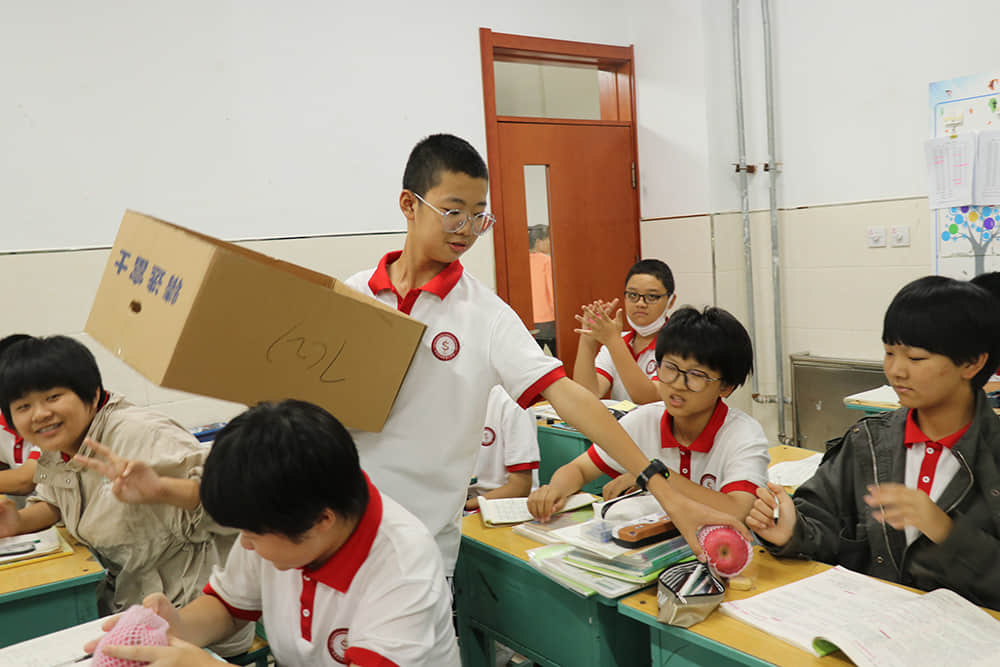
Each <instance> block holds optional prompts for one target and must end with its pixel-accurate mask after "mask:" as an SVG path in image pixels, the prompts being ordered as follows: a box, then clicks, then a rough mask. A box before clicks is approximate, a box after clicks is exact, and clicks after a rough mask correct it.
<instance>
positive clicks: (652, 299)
mask: <svg viewBox="0 0 1000 667" xmlns="http://www.w3.org/2000/svg"><path fill="white" fill-rule="evenodd" d="M665 296H666V294H639V293H638V292H633V291H631V290H629V291H627V292H625V298H626V299H628V300H629V301H631V302H632V303H638V302H639V299H642V300H643V301H645V302H646V305H649V306H652V305H653V304H654V303H656V302H657V301H659V300H660V299H662V298H663V297H665Z"/></svg>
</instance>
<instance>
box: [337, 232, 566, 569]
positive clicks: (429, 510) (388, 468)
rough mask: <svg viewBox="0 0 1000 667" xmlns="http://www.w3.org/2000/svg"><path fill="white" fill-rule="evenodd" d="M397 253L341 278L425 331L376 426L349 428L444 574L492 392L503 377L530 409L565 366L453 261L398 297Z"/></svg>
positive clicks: (450, 565) (375, 476)
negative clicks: (393, 274) (424, 533)
mask: <svg viewBox="0 0 1000 667" xmlns="http://www.w3.org/2000/svg"><path fill="white" fill-rule="evenodd" d="M399 255H400V253H399V252H394V253H389V254H388V255H386V256H385V257H383V258H382V261H381V262H380V263H379V265H378V266H377V267H376V268H375V269H372V270H368V271H363V272H362V273H359V274H356V275H354V276H352V277H351V278H349V279H348V280H347V284H348V285H349V286H351V287H353V288H354V289H356V290H359V291H360V292H362V293H363V294H367V295H369V296H374V297H375V298H377V299H379V300H380V301H382V302H383V303H386V304H388V305H390V306H392V307H394V308H398V309H399V310H400V311H402V312H404V313H407V314H409V315H411V316H412V317H414V318H416V319H417V320H419V321H421V322H423V323H424V324H426V325H427V330H426V331H424V335H423V338H422V339H421V341H420V345H419V346H418V348H417V351H416V353H415V354H414V356H413V361H412V363H411V364H410V370H409V371H408V372H407V374H406V378H405V379H404V380H403V384H402V385H401V386H400V388H399V394H398V395H397V396H396V402H395V404H393V407H392V410H391V411H390V412H389V418H388V420H387V421H386V423H385V426H384V427H383V428H382V431H381V432H380V433H371V432H366V431H358V430H354V429H352V430H351V435H352V436H353V437H354V442H355V443H356V444H357V446H358V454H359V455H360V457H361V467H362V468H364V469H365V471H366V472H367V473H368V474H369V475H370V476H371V478H372V481H373V482H374V483H375V485H376V486H377V487H379V488H380V489H383V490H384V491H385V492H386V493H387V494H389V495H390V496H392V497H393V498H395V499H396V500H398V501H399V503H400V504H401V505H403V507H405V508H406V509H408V510H410V512H412V513H413V514H415V515H416V516H417V518H418V519H420V520H421V521H423V522H424V524H425V525H426V526H427V528H428V530H430V532H431V535H433V536H434V539H435V540H436V541H437V543H438V546H439V547H440V548H441V556H442V558H443V560H444V568H445V572H446V573H447V574H448V575H450V574H451V573H452V572H453V571H454V569H455V561H456V559H457V558H458V546H459V542H460V541H461V528H460V525H459V519H460V518H461V514H462V509H463V508H464V506H465V498H466V491H467V489H468V488H469V480H470V479H471V478H472V471H473V468H474V467H475V463H476V456H477V455H478V453H479V449H480V444H479V443H481V442H482V433H483V424H484V423H485V420H486V401H487V398H488V396H489V393H490V390H491V389H492V388H493V387H494V386H495V385H497V384H500V385H503V387H504V388H505V389H506V390H507V393H508V394H510V395H511V396H512V397H513V398H515V399H516V400H517V403H518V405H520V406H521V407H528V406H529V405H531V404H532V403H533V402H534V401H535V399H536V398H537V397H538V395H539V394H540V393H541V392H542V391H543V390H544V389H545V388H547V387H548V386H549V385H551V384H552V383H553V382H555V381H556V380H558V379H560V378H563V377H565V376H566V373H565V371H564V370H563V367H562V363H561V362H560V361H559V360H558V359H555V358H553V357H549V356H546V355H545V354H544V353H543V352H542V351H541V349H540V348H539V347H538V343H536V342H535V339H534V338H532V337H531V334H530V333H528V330H527V329H525V327H524V324H523V323H522V322H521V320H520V318H518V316H517V314H516V313H515V312H514V311H513V310H511V308H510V306H508V305H507V304H506V303H504V302H503V301H501V300H500V298H499V297H498V296H497V295H496V294H494V293H493V291H492V290H490V289H489V288H488V287H486V286H485V285H484V284H483V283H481V282H480V281H479V280H477V279H476V278H474V277H473V276H470V275H468V274H467V273H466V272H465V271H464V270H463V268H462V265H461V263H460V262H458V261H455V262H452V263H451V264H450V265H448V266H447V267H446V268H445V269H444V270H443V271H441V273H439V274H438V275H437V276H435V277H434V278H433V279H431V280H430V281H429V282H428V283H427V284H426V285H424V286H423V287H420V288H417V289H414V290H411V291H410V293H409V294H407V295H405V296H402V297H401V296H399V295H397V294H396V291H395V290H394V289H393V286H392V282H391V281H390V280H389V274H388V271H387V269H386V267H387V266H388V265H389V264H391V263H392V262H393V261H395V260H396V259H398V258H399Z"/></svg>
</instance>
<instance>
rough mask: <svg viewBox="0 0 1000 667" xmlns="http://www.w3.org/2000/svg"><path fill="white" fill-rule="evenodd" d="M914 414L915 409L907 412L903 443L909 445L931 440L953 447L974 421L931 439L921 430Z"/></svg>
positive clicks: (931, 441) (933, 442)
mask: <svg viewBox="0 0 1000 667" xmlns="http://www.w3.org/2000/svg"><path fill="white" fill-rule="evenodd" d="M914 414H915V413H914V411H913V410H908V411H907V412H906V430H905V431H904V432H903V444H904V445H906V446H907V447H909V446H910V445H916V444H923V443H925V442H929V443H932V444H937V445H941V446H942V447H947V448H948V449H951V448H952V446H954V444H955V443H956V442H958V441H959V439H961V437H962V436H963V435H965V432H966V431H968V430H969V427H970V426H972V422H971V421H970V422H969V423H968V424H966V425H965V426H963V427H962V428H960V429H958V430H957V431H955V432H954V433H952V434H951V435H949V436H947V437H944V438H941V439H940V440H931V439H930V438H928V437H927V435H926V434H925V433H924V432H923V431H921V430H920V427H919V426H917V420H916V419H914V417H913V415H914Z"/></svg>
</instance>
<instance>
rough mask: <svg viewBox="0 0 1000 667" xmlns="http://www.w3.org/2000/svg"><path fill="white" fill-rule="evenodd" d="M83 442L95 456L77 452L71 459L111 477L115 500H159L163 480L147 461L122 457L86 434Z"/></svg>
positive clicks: (138, 501) (152, 501)
mask: <svg viewBox="0 0 1000 667" xmlns="http://www.w3.org/2000/svg"><path fill="white" fill-rule="evenodd" d="M86 444H87V446H89V447H90V448H91V449H93V450H94V453H95V454H97V457H90V456H83V455H82V454H77V455H76V456H74V457H73V460H74V461H76V462H78V463H80V464H81V465H84V466H86V467H87V468H90V469H91V470H94V471H96V472H99V473H100V474H102V475H104V476H105V477H107V478H108V479H109V480H111V482H112V484H111V490H112V491H113V492H114V494H115V497H116V498H118V500H121V501H122V502H125V503H156V502H160V498H161V497H162V495H163V490H164V489H163V483H162V481H161V480H160V476H159V475H157V474H156V471H155V470H153V469H152V468H151V467H150V466H149V465H148V464H146V463H143V462H142V461H132V460H130V459H126V458H122V457H121V456H118V455H117V454H115V453H114V452H112V451H111V449H110V448H108V447H105V446H104V445H102V444H101V443H99V442H97V441H96V440H91V439H90V438H87V440H86ZM98 457H100V458H98Z"/></svg>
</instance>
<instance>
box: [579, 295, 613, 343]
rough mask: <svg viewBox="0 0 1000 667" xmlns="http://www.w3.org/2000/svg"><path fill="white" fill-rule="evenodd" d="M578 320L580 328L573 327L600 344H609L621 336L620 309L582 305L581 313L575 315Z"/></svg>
mask: <svg viewBox="0 0 1000 667" xmlns="http://www.w3.org/2000/svg"><path fill="white" fill-rule="evenodd" d="M576 319H577V320H578V321H579V322H580V326H581V328H580V329H573V331H575V332H576V333H578V334H580V335H582V336H589V337H591V338H594V339H595V340H597V341H598V342H599V343H601V344H602V345H610V344H611V343H612V342H613V341H614V340H615V339H620V338H621V337H622V326H623V324H622V309H621V308H618V309H617V310H615V311H613V314H612V311H610V310H607V309H605V308H604V307H600V306H594V305H593V304H592V305H590V306H584V307H583V314H582V315H577V316H576Z"/></svg>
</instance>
